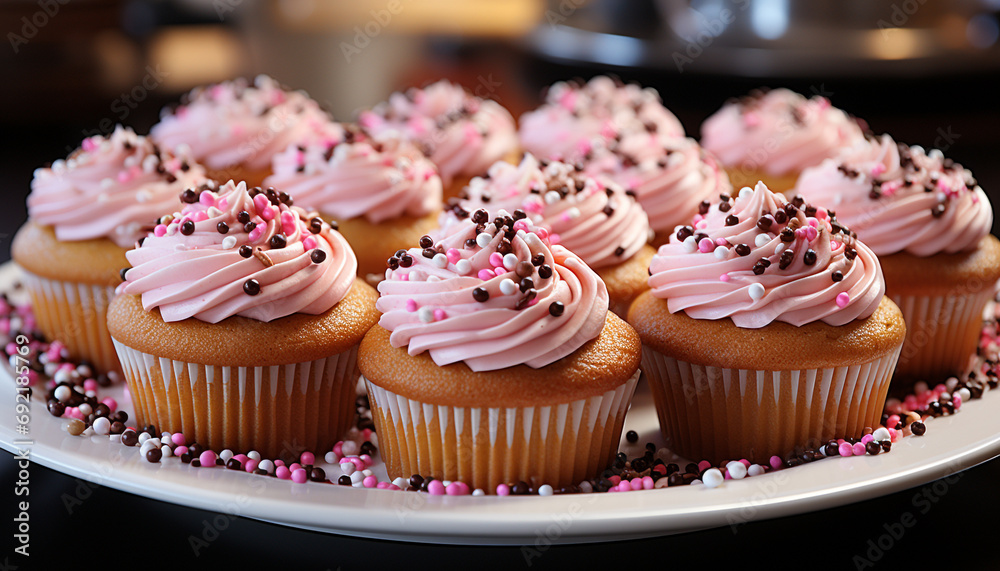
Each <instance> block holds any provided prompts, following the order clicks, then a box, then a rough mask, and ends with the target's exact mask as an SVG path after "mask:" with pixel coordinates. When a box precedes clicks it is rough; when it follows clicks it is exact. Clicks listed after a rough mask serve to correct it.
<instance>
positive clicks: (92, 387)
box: [83, 379, 97, 391]
mask: <svg viewBox="0 0 1000 571" xmlns="http://www.w3.org/2000/svg"><path fill="white" fill-rule="evenodd" d="M83 390H85V391H96V390H97V381H95V380H94V379H87V380H86V381H83Z"/></svg>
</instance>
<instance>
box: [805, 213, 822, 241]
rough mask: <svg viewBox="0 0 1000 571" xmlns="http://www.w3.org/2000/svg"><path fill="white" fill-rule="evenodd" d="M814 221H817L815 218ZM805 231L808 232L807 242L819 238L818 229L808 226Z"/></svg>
mask: <svg viewBox="0 0 1000 571" xmlns="http://www.w3.org/2000/svg"><path fill="white" fill-rule="evenodd" d="M813 221H814V222H815V221H816V219H815V218H813ZM805 230H806V240H809V241H810V242H812V241H813V240H815V239H816V237H817V236H819V232H818V231H817V230H816V228H814V227H812V226H806V228H805Z"/></svg>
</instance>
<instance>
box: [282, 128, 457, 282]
mask: <svg viewBox="0 0 1000 571" xmlns="http://www.w3.org/2000/svg"><path fill="white" fill-rule="evenodd" d="M264 184H265V186H274V187H277V188H281V189H283V190H284V191H286V192H288V193H289V194H290V195H292V196H294V197H295V200H296V204H298V205H299V206H306V207H310V208H314V209H316V210H318V211H319V213H320V215H322V216H323V217H324V218H325V219H326V220H327V221H328V222H331V223H333V221H336V224H337V225H338V227H339V230H340V233H341V234H343V235H344V237H345V238H347V241H348V242H349V243H350V244H351V248H352V249H353V250H354V253H355V254H356V255H357V258H358V275H359V276H361V277H366V276H369V275H372V274H375V275H377V276H378V279H381V277H382V274H384V273H385V261H386V259H387V258H388V257H389V256H391V255H392V253H393V252H395V251H396V250H398V249H400V248H405V247H407V246H409V245H410V244H413V243H415V242H417V241H418V240H419V239H420V237H421V236H423V235H424V234H426V233H427V232H429V231H430V230H431V229H433V228H435V227H436V226H437V217H438V215H439V214H440V212H441V197H442V195H441V177H439V176H438V174H437V170H436V169H435V167H434V164H433V163H431V162H430V161H429V160H428V159H427V158H426V157H424V155H423V154H422V153H421V152H420V151H419V150H417V148H416V147H415V146H413V145H412V144H411V143H409V142H407V141H404V140H402V139H399V138H395V137H386V138H383V139H379V140H374V139H372V137H370V136H369V135H368V134H367V133H365V132H364V131H361V130H359V129H357V128H356V127H354V126H352V125H336V135H334V136H332V137H330V138H328V139H326V140H325V141H316V142H314V143H306V144H303V145H292V146H290V147H288V149H286V150H285V151H284V152H282V153H280V154H278V155H277V156H275V158H274V174H273V175H272V176H270V177H268V178H267V179H265V181H264ZM376 281H377V280H376Z"/></svg>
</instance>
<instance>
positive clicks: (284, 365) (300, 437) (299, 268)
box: [108, 181, 378, 458]
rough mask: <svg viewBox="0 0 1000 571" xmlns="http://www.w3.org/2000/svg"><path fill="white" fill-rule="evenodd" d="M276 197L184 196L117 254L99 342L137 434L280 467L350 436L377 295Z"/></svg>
mask: <svg viewBox="0 0 1000 571" xmlns="http://www.w3.org/2000/svg"><path fill="white" fill-rule="evenodd" d="M282 198H283V196H282V195H279V194H277V193H275V192H264V193H261V192H258V191H256V190H250V191H248V190H247V188H246V184H245V183H242V182H241V183H239V184H238V185H234V184H233V183H232V182H231V181H230V182H229V183H227V184H226V185H225V186H223V187H222V188H220V189H219V190H218V191H213V190H204V191H199V192H195V191H186V192H185V193H184V194H183V195H182V197H181V199H182V202H183V203H184V204H183V208H182V209H181V210H180V211H179V212H175V213H174V214H172V215H168V216H165V217H163V218H161V219H160V220H159V223H158V224H157V226H156V228H155V230H154V232H153V233H152V234H151V235H150V236H148V237H147V238H146V240H145V241H144V242H143V243H142V244H141V246H140V247H138V248H136V249H134V250H131V251H130V252H128V255H127V256H128V261H129V262H130V263H131V264H132V268H130V269H128V270H127V271H126V272H124V279H125V281H124V283H122V284H121V285H120V287H119V293H120V294H121V295H119V296H118V297H117V298H115V300H114V301H113V302H112V303H111V306H110V308H109V309H108V329H109V330H110V332H111V336H112V337H113V338H114V342H115V348H116V349H117V350H118V355H119V357H120V358H121V363H122V369H123V371H124V373H125V378H126V380H127V381H128V384H129V390H130V393H131V395H132V401H133V403H134V404H135V414H136V421H137V423H138V424H139V425H140V426H142V425H145V424H153V425H155V426H156V427H157V429H160V430H167V431H170V432H182V433H184V434H185V435H188V436H190V437H191V438H193V439H194V440H196V441H198V442H200V443H202V444H204V445H205V446H207V447H208V448H211V449H215V450H221V449H224V448H229V449H232V450H236V451H244V452H246V451H249V450H257V451H259V452H260V453H261V454H263V455H266V456H268V457H279V456H280V457H282V458H285V457H290V456H295V457H297V456H298V454H299V453H300V452H302V450H324V449H329V448H330V447H332V446H333V444H334V442H336V440H337V439H338V437H339V436H340V435H341V434H342V433H343V432H344V431H346V430H347V428H348V427H349V426H350V424H351V422H352V420H353V413H354V401H355V388H356V383H357V379H358V374H359V373H358V368H357V348H358V343H359V342H360V341H361V338H362V336H363V335H364V334H365V332H366V331H368V329H369V328H370V327H371V326H372V325H374V324H375V323H376V321H377V319H378V317H377V315H378V314H377V312H376V311H375V307H374V302H375V291H374V290H373V289H372V288H371V287H370V286H368V285H367V284H365V283H364V282H362V281H360V280H357V278H356V276H355V273H356V269H357V262H356V260H355V258H354V253H353V252H352V251H351V249H350V246H348V244H347V241H346V240H344V238H343V237H342V236H340V234H338V233H337V232H336V231H333V230H332V229H331V228H330V227H329V225H327V224H326V223H325V222H323V221H322V219H321V218H319V217H318V216H316V215H315V214H313V213H307V212H306V211H304V210H302V209H301V208H298V207H289V206H288V205H287V204H286V203H285V202H283V201H282V200H281V199H282Z"/></svg>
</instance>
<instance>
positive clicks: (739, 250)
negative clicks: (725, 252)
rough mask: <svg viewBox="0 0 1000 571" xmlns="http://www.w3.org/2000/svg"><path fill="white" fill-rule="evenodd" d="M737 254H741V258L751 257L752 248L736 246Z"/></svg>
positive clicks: (744, 245) (742, 245)
mask: <svg viewBox="0 0 1000 571" xmlns="http://www.w3.org/2000/svg"><path fill="white" fill-rule="evenodd" d="M736 253H737V254H739V255H741V256H749V255H750V246H748V245H747V244H737V245H736Z"/></svg>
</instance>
